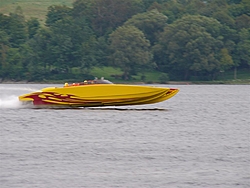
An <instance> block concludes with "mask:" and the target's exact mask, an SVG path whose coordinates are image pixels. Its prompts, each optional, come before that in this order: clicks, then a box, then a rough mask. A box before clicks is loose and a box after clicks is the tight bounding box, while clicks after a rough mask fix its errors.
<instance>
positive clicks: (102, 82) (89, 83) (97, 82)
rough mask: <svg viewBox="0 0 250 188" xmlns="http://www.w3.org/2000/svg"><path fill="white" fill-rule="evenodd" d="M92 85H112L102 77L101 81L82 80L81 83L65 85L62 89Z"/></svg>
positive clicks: (96, 79)
mask: <svg viewBox="0 0 250 188" xmlns="http://www.w3.org/2000/svg"><path fill="white" fill-rule="evenodd" d="M93 84H113V83H112V82H111V81H109V80H106V79H104V77H102V78H101V79H98V78H95V79H94V80H84V81H83V82H78V83H72V84H68V83H65V84H64V87H70V86H80V85H93Z"/></svg>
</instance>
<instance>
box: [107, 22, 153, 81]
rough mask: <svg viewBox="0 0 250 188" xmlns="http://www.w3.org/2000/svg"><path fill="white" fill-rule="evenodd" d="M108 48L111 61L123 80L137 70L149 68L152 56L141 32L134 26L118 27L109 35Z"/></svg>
mask: <svg viewBox="0 0 250 188" xmlns="http://www.w3.org/2000/svg"><path fill="white" fill-rule="evenodd" d="M110 41H111V44H110V48H111V50H112V51H113V53H112V55H111V61H112V62H113V65H114V66H117V67H119V68H121V69H122V70H123V72H124V78H125V79H126V80H127V79H130V77H131V75H132V74H135V73H137V71H138V69H140V68H142V67H145V66H146V67H148V66H150V64H149V63H150V60H151V57H152V54H151V53H150V51H149V46H150V43H149V41H148V40H147V39H145V36H144V34H143V32H142V31H140V30H139V29H137V28H136V27H134V26H123V27H119V28H118V29H117V30H115V31H114V32H113V33H112V34H111V35H110Z"/></svg>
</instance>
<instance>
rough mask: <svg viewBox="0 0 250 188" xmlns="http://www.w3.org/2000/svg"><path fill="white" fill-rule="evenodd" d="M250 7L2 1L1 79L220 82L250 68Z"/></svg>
mask: <svg viewBox="0 0 250 188" xmlns="http://www.w3.org/2000/svg"><path fill="white" fill-rule="evenodd" d="M71 3H73V4H71ZM38 4H39V6H37V5H38ZM10 6H11V7H12V8H11V9H9V7H10ZM13 7H14V8H13ZM6 10H7V11H9V10H11V11H9V12H6ZM249 10H250V1H249V0H240V1H238V0H237V1H232V0H211V1H201V0H188V1H186V0H185V1H184V0H176V1H172V0H126V1H124V0H115V1H114V0H75V1H73V0H64V1H62V0H51V1H41V0H36V1H32V0H29V1H27V0H23V1H17V0H10V1H2V2H0V12H2V13H4V14H1V13H0V80H3V79H14V80H29V81H45V80H48V79H51V80H57V79H62V80H65V79H81V78H82V77H83V76H86V77H91V76H92V75H95V74H98V75H99V77H101V76H105V77H107V78H111V79H112V80H113V79H116V80H122V79H126V80H133V81H144V82H155V81H158V82H159V81H160V82H167V81H168V80H213V79H219V78H220V77H221V72H220V71H224V73H225V74H224V73H223V75H226V73H227V72H230V71H231V70H232V69H234V70H235V71H234V74H235V73H236V72H237V71H236V70H238V69H240V70H242V69H246V70H249V66H250V56H249V54H250V30H249V29H250V17H249V16H250V15H249ZM35 13H36V14H35ZM44 23H45V25H44ZM107 66H108V68H105V67H107ZM110 66H113V67H115V68H111V67H110ZM93 67H94V69H93ZM100 67H102V68H100ZM92 77H93V76H92ZM234 77H235V78H236V76H235V75H234Z"/></svg>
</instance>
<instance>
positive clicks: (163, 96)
mask: <svg viewBox="0 0 250 188" xmlns="http://www.w3.org/2000/svg"><path fill="white" fill-rule="evenodd" d="M178 91H179V90H178V89H173V88H163V87H152V86H142V85H126V84H113V83H112V82H110V81H108V80H104V79H100V80H98V79H95V80H89V81H84V82H83V83H73V84H71V85H69V84H67V83H65V85H64V86H63V87H48V88H44V89H42V90H40V91H37V92H33V93H29V94H25V95H21V96H19V100H20V101H22V102H32V103H33V104H34V105H41V106H58V107H100V106H124V105H141V104H152V103H157V102H162V101H165V100H167V99H169V98H171V97H173V96H174V95H175V94H176V93H178Z"/></svg>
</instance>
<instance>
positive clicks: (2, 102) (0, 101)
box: [0, 95, 22, 108]
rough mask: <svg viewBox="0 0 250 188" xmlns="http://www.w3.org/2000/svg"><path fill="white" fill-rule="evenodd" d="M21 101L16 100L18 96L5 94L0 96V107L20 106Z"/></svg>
mask: <svg viewBox="0 0 250 188" xmlns="http://www.w3.org/2000/svg"><path fill="white" fill-rule="evenodd" d="M21 107H22V103H21V102H20V101H19V100H18V96H14V95H12V96H6V97H1V98H0V108H21Z"/></svg>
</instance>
